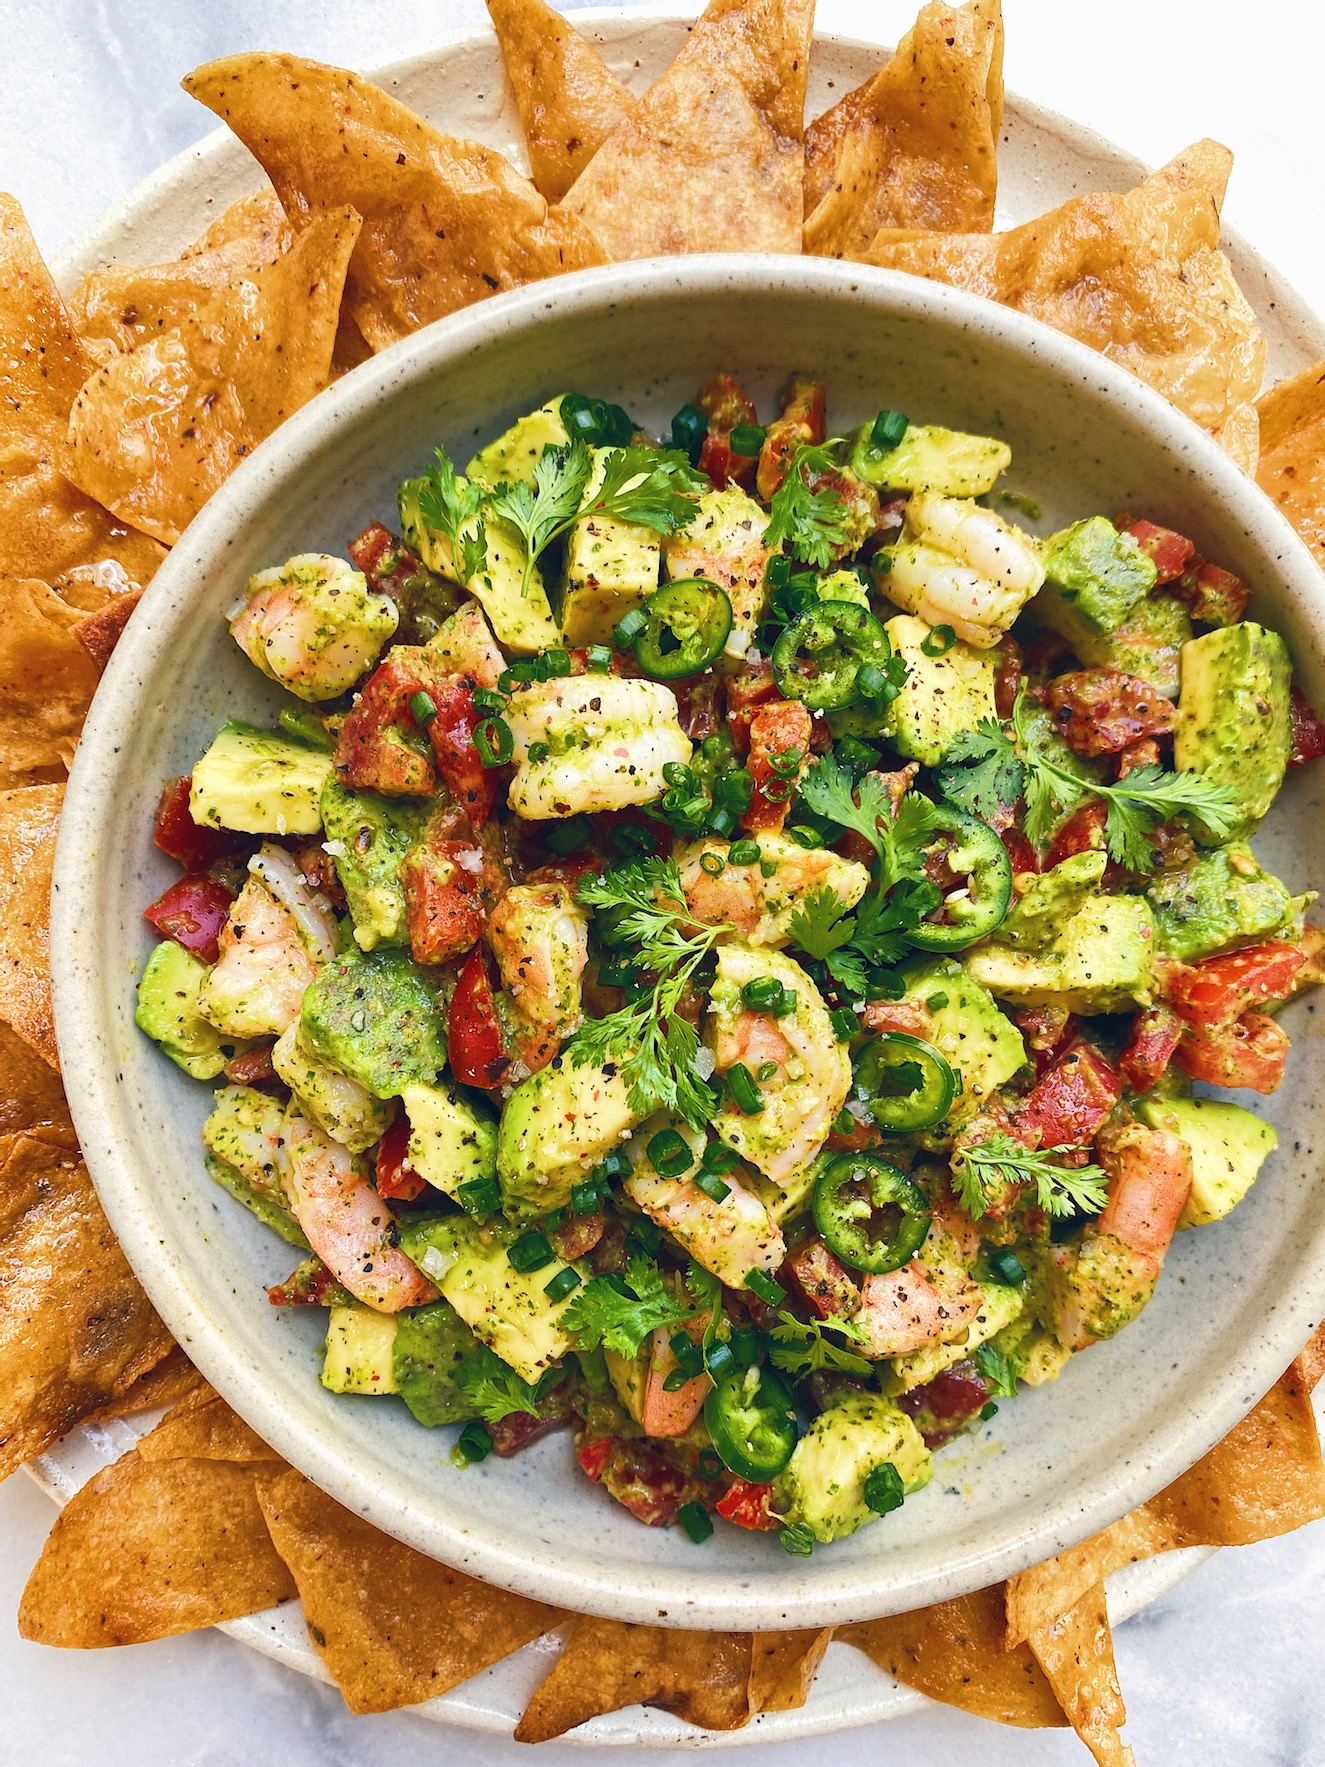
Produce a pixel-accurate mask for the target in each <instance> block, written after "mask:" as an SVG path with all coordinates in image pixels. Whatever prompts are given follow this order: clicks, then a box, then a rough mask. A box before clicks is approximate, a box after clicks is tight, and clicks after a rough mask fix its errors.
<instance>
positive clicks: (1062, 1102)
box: [1017, 1037, 1123, 1147]
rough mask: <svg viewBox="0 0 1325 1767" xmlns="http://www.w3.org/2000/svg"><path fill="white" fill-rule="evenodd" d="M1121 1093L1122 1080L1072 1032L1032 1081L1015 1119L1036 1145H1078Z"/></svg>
mask: <svg viewBox="0 0 1325 1767" xmlns="http://www.w3.org/2000/svg"><path fill="white" fill-rule="evenodd" d="M1122 1095H1123V1087H1122V1081H1121V1080H1120V1079H1119V1077H1118V1074H1117V1072H1116V1070H1115V1069H1114V1068H1112V1067H1110V1065H1109V1063H1108V1062H1107V1061H1105V1059H1104V1057H1103V1056H1102V1055H1101V1054H1100V1052H1099V1050H1098V1049H1096V1048H1095V1046H1094V1044H1092V1043H1087V1042H1086V1040H1085V1038H1084V1037H1075V1038H1074V1039H1073V1040H1072V1042H1071V1043H1069V1044H1068V1046H1067V1048H1066V1049H1065V1050H1064V1051H1063V1053H1062V1055H1060V1056H1059V1057H1058V1059H1057V1060H1056V1061H1055V1062H1054V1063H1053V1064H1052V1066H1050V1067H1048V1068H1047V1069H1046V1070H1045V1072H1044V1073H1043V1074H1042V1075H1041V1077H1040V1078H1039V1079H1038V1080H1037V1081H1036V1082H1035V1085H1034V1086H1033V1087H1032V1089H1031V1091H1030V1093H1029V1095H1028V1096H1027V1099H1026V1102H1025V1104H1024V1105H1023V1106H1022V1109H1021V1112H1020V1114H1019V1115H1018V1118H1017V1129H1018V1132H1019V1133H1020V1134H1021V1135H1023V1136H1024V1135H1026V1134H1027V1132H1028V1131H1030V1130H1032V1129H1038V1130H1039V1133H1040V1145H1041V1147H1083V1146H1085V1145H1086V1143H1087V1142H1090V1141H1093V1140H1094V1138H1095V1134H1096V1131H1097V1130H1098V1129H1099V1127H1100V1124H1101V1123H1103V1121H1104V1119H1105V1118H1106V1117H1107V1116H1108V1114H1109V1112H1110V1111H1111V1110H1112V1109H1113V1107H1114V1105H1115V1104H1117V1102H1118V1100H1119V1099H1120V1098H1121V1097H1122Z"/></svg>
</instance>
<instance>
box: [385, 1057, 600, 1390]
mask: <svg viewBox="0 0 1325 1767" xmlns="http://www.w3.org/2000/svg"><path fill="white" fill-rule="evenodd" d="M544 1072H546V1069H544ZM514 1237H515V1232H514V1230H513V1229H511V1228H505V1229H502V1228H494V1227H491V1226H482V1225H480V1223H479V1222H477V1221H475V1220H473V1219H472V1218H471V1217H470V1216H468V1215H415V1216H413V1217H411V1218H410V1219H409V1220H408V1221H405V1220H402V1221H401V1223H400V1249H401V1250H402V1251H403V1252H404V1254H405V1256H406V1257H407V1258H412V1259H413V1260H414V1262H415V1263H416V1264H417V1265H418V1266H419V1269H420V1270H422V1271H423V1273H424V1275H425V1276H429V1277H431V1278H432V1280H433V1281H434V1282H435V1283H436V1284H437V1286H438V1288H439V1289H440V1290H441V1292H442V1297H443V1299H444V1300H447V1301H449V1302H450V1303H451V1305H452V1306H453V1307H454V1308H455V1310H456V1312H457V1313H458V1314H459V1315H460V1317H461V1319H463V1320H464V1322H465V1324H466V1325H467V1326H468V1327H469V1328H470V1330H471V1331H472V1332H473V1333H474V1336H475V1337H477V1338H479V1339H481V1340H482V1342H483V1343H485V1344H486V1345H487V1346H488V1348H489V1349H490V1350H492V1351H493V1352H494V1354H496V1355H498V1356H500V1357H501V1359H502V1361H503V1362H505V1363H507V1364H508V1365H509V1366H510V1367H511V1368H513V1369H514V1370H515V1371H516V1373H517V1374H518V1375H519V1376H520V1377H521V1379H523V1380H527V1381H530V1382H533V1381H536V1380H537V1379H538V1377H539V1375H540V1374H542V1373H543V1371H544V1370H545V1369H546V1368H549V1367H550V1366H551V1365H552V1363H554V1362H556V1361H558V1360H559V1359H560V1358H561V1357H562V1356H564V1355H565V1354H566V1352H567V1350H569V1349H570V1347H571V1340H570V1334H569V1333H568V1332H567V1331H565V1330H564V1329H563V1327H562V1325H561V1316H562V1314H563V1313H564V1312H565V1311H566V1309H567V1307H569V1306H570V1299H569V1298H567V1299H565V1300H560V1301H554V1300H552V1299H551V1297H550V1296H549V1295H548V1293H547V1285H548V1283H549V1282H551V1281H552V1279H553V1277H554V1276H558V1275H560V1273H561V1272H562V1271H563V1270H566V1269H574V1270H575V1271H576V1273H577V1274H578V1275H579V1276H581V1277H584V1276H585V1274H586V1272H585V1270H584V1269H583V1268H582V1267H581V1266H580V1265H567V1264H566V1263H564V1262H563V1261H562V1260H561V1259H560V1258H554V1259H553V1261H552V1262H551V1263H550V1264H545V1265H544V1266H543V1267H542V1269H540V1270H534V1271H532V1272H529V1273H522V1272H521V1271H519V1270H517V1269H516V1268H515V1266H514V1265H513V1264H512V1263H511V1261H510V1259H509V1258H508V1257H507V1255H506V1247H507V1245H508V1244H509V1243H510V1241H511V1240H512V1239H514Z"/></svg>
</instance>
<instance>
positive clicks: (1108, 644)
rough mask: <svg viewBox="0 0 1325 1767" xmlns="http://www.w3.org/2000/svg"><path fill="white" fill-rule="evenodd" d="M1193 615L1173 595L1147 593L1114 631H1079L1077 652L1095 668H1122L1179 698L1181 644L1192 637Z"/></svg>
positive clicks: (1159, 689) (1167, 694)
mask: <svg viewBox="0 0 1325 1767" xmlns="http://www.w3.org/2000/svg"><path fill="white" fill-rule="evenodd" d="M1191 635H1192V621H1191V615H1190V614H1189V613H1188V612H1187V609H1186V608H1185V607H1184V606H1183V605H1182V603H1181V602H1180V601H1175V600H1174V598H1173V596H1171V595H1164V594H1156V595H1147V596H1146V598H1145V600H1144V601H1140V602H1138V603H1137V605H1136V606H1135V607H1134V608H1133V609H1132V611H1131V613H1130V614H1128V616H1127V618H1126V619H1125V620H1124V621H1123V623H1122V625H1121V626H1117V627H1115V629H1114V630H1113V631H1112V632H1108V633H1096V634H1095V635H1094V636H1088V635H1087V634H1085V633H1082V634H1080V635H1078V637H1077V638H1076V640H1075V644H1076V652H1077V655H1078V656H1079V657H1080V658H1081V660H1082V662H1083V663H1087V664H1089V665H1090V666H1091V667H1092V668H1102V669H1121V670H1122V672H1123V673H1124V675H1135V676H1136V677H1137V678H1138V680H1141V681H1144V682H1145V683H1146V684H1147V686H1149V687H1153V688H1154V689H1155V691H1156V693H1162V694H1163V695H1164V697H1165V699H1177V697H1178V683H1179V678H1180V668H1179V664H1180V660H1181V655H1182V647H1183V645H1184V644H1186V643H1187V641H1188V640H1189V639H1190V638H1191Z"/></svg>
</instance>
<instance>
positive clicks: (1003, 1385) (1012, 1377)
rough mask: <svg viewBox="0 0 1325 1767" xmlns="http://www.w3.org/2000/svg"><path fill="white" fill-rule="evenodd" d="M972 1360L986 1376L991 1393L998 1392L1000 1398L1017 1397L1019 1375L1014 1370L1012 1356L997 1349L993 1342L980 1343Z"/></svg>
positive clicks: (973, 1353)
mask: <svg viewBox="0 0 1325 1767" xmlns="http://www.w3.org/2000/svg"><path fill="white" fill-rule="evenodd" d="M971 1361H972V1362H973V1363H974V1364H975V1366H976V1369H977V1371H978V1372H979V1373H980V1374H982V1375H983V1376H984V1377H985V1380H986V1381H987V1382H988V1385H989V1391H990V1392H991V1393H997V1395H998V1397H999V1398H1000V1399H1015V1398H1016V1396H1017V1377H1016V1374H1015V1373H1014V1372H1013V1368H1012V1361H1011V1358H1010V1357H1008V1356H1005V1355H1004V1353H1003V1351H1002V1350H996V1349H995V1348H994V1346H993V1345H992V1344H980V1345H979V1346H978V1347H977V1348H976V1349H975V1350H974V1351H973V1352H972V1355H971Z"/></svg>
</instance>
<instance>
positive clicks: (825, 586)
mask: <svg viewBox="0 0 1325 1767" xmlns="http://www.w3.org/2000/svg"><path fill="white" fill-rule="evenodd" d="M814 587H815V591H816V593H817V594H818V597H819V599H820V601H851V602H854V603H855V605H856V606H857V607H868V606H869V604H870V592H869V588H868V586H867V585H866V584H865V583H863V582H862V581H861V578H860V575H859V573H858V572H856V571H853V570H840V571H829V573H828V575H827V576H826V577H820V578H819V580H818V582H817V583H816V584H815V586H814Z"/></svg>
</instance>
